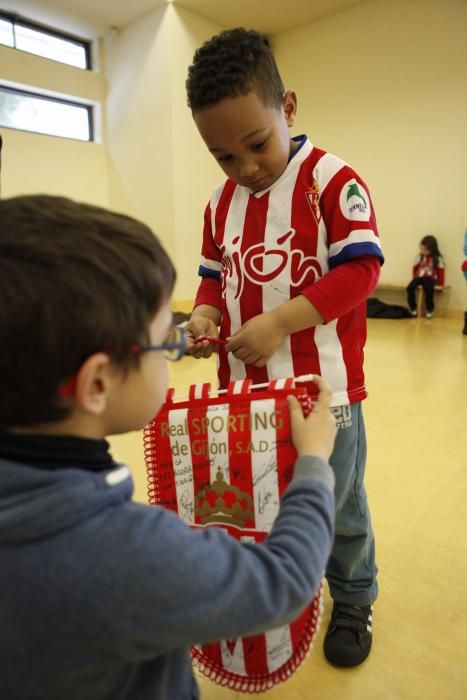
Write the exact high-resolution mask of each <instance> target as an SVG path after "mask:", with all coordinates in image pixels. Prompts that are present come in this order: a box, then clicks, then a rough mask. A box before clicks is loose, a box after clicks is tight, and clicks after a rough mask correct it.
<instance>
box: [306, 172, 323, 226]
mask: <svg viewBox="0 0 467 700" xmlns="http://www.w3.org/2000/svg"><path fill="white" fill-rule="evenodd" d="M305 196H306V198H307V202H308V204H309V205H310V209H311V213H312V214H313V216H314V218H315V221H316V223H317V224H319V222H320V221H321V209H320V208H319V187H318V183H317V182H316V180H315V179H313V184H312V186H311V187H310V189H309V190H307V191H306V192H305Z"/></svg>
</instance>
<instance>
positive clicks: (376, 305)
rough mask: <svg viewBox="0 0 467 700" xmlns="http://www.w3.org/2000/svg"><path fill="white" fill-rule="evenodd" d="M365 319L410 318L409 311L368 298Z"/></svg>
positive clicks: (374, 298)
mask: <svg viewBox="0 0 467 700" xmlns="http://www.w3.org/2000/svg"><path fill="white" fill-rule="evenodd" d="M366 315H367V318H411V316H410V313H409V310H408V309H406V308H405V306H399V305H398V304H385V303H384V301H380V300H379V299H376V297H370V298H369V299H367V300H366Z"/></svg>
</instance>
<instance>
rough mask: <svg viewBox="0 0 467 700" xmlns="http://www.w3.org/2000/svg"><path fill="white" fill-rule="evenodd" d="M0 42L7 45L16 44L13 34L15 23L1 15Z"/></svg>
mask: <svg viewBox="0 0 467 700" xmlns="http://www.w3.org/2000/svg"><path fill="white" fill-rule="evenodd" d="M0 44H4V45H5V46H12V47H13V46H14V45H15V38H14V36H13V25H12V23H11V22H7V21H6V20H4V19H2V18H1V17H0Z"/></svg>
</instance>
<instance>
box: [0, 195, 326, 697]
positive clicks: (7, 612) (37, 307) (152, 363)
mask: <svg viewBox="0 0 467 700" xmlns="http://www.w3.org/2000/svg"><path fill="white" fill-rule="evenodd" d="M174 280H175V272H174V268H173V266H172V263H171V261H170V260H169V258H168V257H167V254H166V253H165V251H164V250H163V248H162V247H161V245H160V243H159V242H158V240H157V238H156V237H155V236H154V235H153V233H152V232H151V231H150V229H148V228H147V227H146V226H145V225H144V224H141V223H139V222H138V221H135V220H134V219H131V218H129V217H126V216H122V215H119V214H115V213H111V212H108V211H106V210H103V209H100V208H97V207H93V206H89V205H86V204H78V203H75V202H73V201H70V200H68V199H64V198H60V197H46V196H25V197H16V198H13V199H7V200H3V201H0V297H1V299H2V303H1V305H0V335H1V338H2V343H1V344H0V384H1V387H2V391H1V392H0V562H1V567H0V570H1V571H2V574H3V576H2V595H1V598H0V619H1V621H2V624H1V626H0V668H1V669H2V671H1V674H0V697H1V698H5V699H6V698H15V699H16V700H20V699H24V700H30V699H31V698H34V699H35V700H41V699H43V700H65V699H66V700H104V699H106V700H108V699H109V698H118V699H119V700H125V699H129V698H131V699H132V700H136V699H137V700H145V699H146V698H147V699H148V700H149V698H151V700H154V698H160V699H162V698H166V699H167V700H193V699H196V698H198V697H199V693H198V688H197V684H196V681H195V679H194V676H193V672H192V668H191V662H190V657H189V651H188V647H189V645H191V644H194V643H207V642H210V641H217V640H219V639H223V638H227V639H230V638H236V637H238V636H243V635H252V634H255V633H258V632H261V631H265V630H267V629H271V628H274V627H277V626H280V625H283V624H285V623H286V622H289V621H290V620H292V619H293V618H295V617H296V616H297V615H298V614H299V613H300V611H301V610H302V609H303V608H304V607H305V606H306V605H307V604H308V603H309V602H310V600H311V599H312V597H313V596H314V594H315V591H316V589H317V587H318V585H319V582H320V579H321V576H322V572H323V570H324V568H325V566H326V562H327V559H328V556H329V553H330V551H331V545H332V539H333V519H334V499H333V483H334V477H333V473H332V470H331V468H330V466H329V464H328V463H327V461H328V459H329V455H330V453H331V451H332V448H333V442H334V437H335V431H336V426H335V419H334V417H333V416H332V414H331V412H330V410H329V406H330V398H331V391H330V389H329V387H328V386H327V384H326V383H325V382H324V381H323V380H321V379H320V378H317V379H316V381H317V384H318V387H319V389H320V395H319V400H318V403H317V405H316V407H315V409H314V411H313V412H312V413H311V414H310V416H308V417H307V418H306V419H305V418H303V415H302V413H301V409H300V407H299V404H298V402H296V401H295V399H292V398H291V400H290V410H291V419H292V432H293V440H294V444H295V446H296V448H297V452H298V459H297V462H296V465H295V471H294V476H293V479H292V482H291V484H290V485H289V487H288V489H287V491H286V493H285V495H284V498H283V501H282V503H281V508H280V512H279V515H278V517H277V519H276V521H275V523H274V526H273V528H272V531H271V533H270V535H269V537H268V539H267V540H266V541H265V542H264V543H262V544H254V543H253V544H251V543H239V542H237V541H236V540H234V539H233V538H232V537H230V536H229V535H228V534H227V533H226V532H225V531H223V530H222V529H217V528H207V529H204V530H196V531H195V530H190V528H189V527H187V526H186V525H185V524H184V523H183V521H182V520H181V519H179V518H178V517H177V516H176V515H175V514H174V513H172V512H169V511H167V510H164V509H162V508H158V507H153V506H146V505H143V504H139V503H135V502H132V500H131V497H132V493H133V484H132V479H131V476H130V472H129V470H128V468H127V467H126V466H125V465H122V464H117V463H115V462H114V460H113V458H112V456H111V455H110V453H109V445H108V443H107V442H106V440H105V437H106V435H110V434H116V433H124V432H127V431H131V430H139V429H141V428H142V427H143V426H144V425H146V424H147V423H148V422H149V421H150V420H151V419H152V418H153V417H154V415H155V414H156V413H157V412H158V410H159V409H160V407H161V405H162V403H163V401H164V399H165V395H166V390H167V382H168V373H167V364H166V359H165V355H164V350H165V351H168V350H170V352H171V356H172V359H174V357H173V355H174V351H175V352H178V356H179V357H180V356H181V355H182V354H183V352H184V339H183V337H181V338H178V340H177V342H175V343H174V342H173V341H172V340H171V341H170V342H167V338H168V334H169V331H170V329H171V325H172V315H171V312H170V303H171V294H172V289H173V285H174ZM171 337H173V336H171ZM200 569H202V575H196V572H197V571H198V572H199V570H200ZM187 572H190V575H189V576H187ZM233 605H235V614H233V611H232V606H233Z"/></svg>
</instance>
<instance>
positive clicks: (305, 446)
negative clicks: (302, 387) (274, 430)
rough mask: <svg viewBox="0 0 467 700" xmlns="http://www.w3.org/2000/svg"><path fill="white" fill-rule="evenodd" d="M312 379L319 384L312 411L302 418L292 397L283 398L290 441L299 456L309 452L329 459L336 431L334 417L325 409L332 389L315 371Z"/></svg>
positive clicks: (300, 410)
mask: <svg viewBox="0 0 467 700" xmlns="http://www.w3.org/2000/svg"><path fill="white" fill-rule="evenodd" d="M313 381H314V383H315V384H317V386H318V387H319V396H318V401H317V403H316V404H315V405H314V406H313V410H312V412H311V413H310V414H309V415H308V416H307V417H306V418H305V417H304V415H303V413H302V407H301V406H300V403H299V402H298V401H297V399H296V398H295V396H288V397H287V401H288V404H289V411H290V422H291V426H292V442H293V444H294V445H295V449H296V450H297V453H298V456H299V457H302V456H303V455H312V456H314V457H321V459H324V461H325V462H329V457H330V456H331V453H332V450H333V448H334V440H335V437H336V433H337V428H336V419H335V418H334V416H333V414H332V413H331V411H330V410H329V407H330V405H331V396H332V391H331V387H330V386H329V384H328V383H327V382H325V381H324V379H323V378H322V377H319V376H317V375H316V374H315V375H314V376H313Z"/></svg>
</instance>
